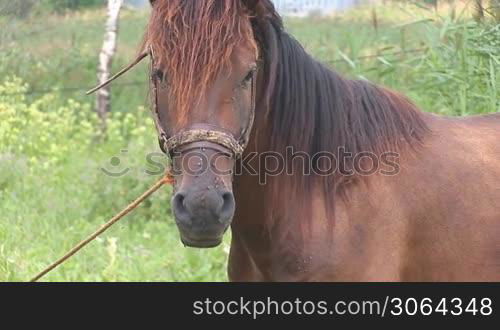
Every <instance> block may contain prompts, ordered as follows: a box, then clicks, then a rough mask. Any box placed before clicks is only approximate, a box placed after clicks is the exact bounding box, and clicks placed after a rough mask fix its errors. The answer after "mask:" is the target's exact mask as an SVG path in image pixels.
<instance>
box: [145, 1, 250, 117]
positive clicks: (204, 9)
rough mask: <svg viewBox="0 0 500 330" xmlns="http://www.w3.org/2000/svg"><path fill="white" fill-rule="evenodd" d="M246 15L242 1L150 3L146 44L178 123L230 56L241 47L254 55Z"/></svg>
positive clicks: (225, 65)
mask: <svg viewBox="0 0 500 330" xmlns="http://www.w3.org/2000/svg"><path fill="white" fill-rule="evenodd" d="M249 18H250V13H249V12H248V10H247V9H246V7H245V6H244V4H243V3H242V2H241V1H234V0H203V1H200V0H169V1H155V2H154V3H153V9H152V13H151V18H150V21H149V25H148V29H147V32H146V36H145V41H144V43H145V45H147V46H149V47H151V49H152V50H153V53H154V55H155V58H154V60H155V65H156V67H157V68H158V69H161V70H162V71H163V72H164V76H165V77H166V79H167V82H168V85H169V93H170V96H171V102H172V106H173V107H175V109H176V112H177V113H178V114H179V117H178V119H179V120H180V121H181V120H182V118H183V117H185V116H184V115H185V114H186V113H187V112H188V111H189V110H190V109H192V108H193V106H195V105H196V103H197V102H198V101H199V99H200V97H201V96H202V95H203V94H204V92H206V90H207V87H208V86H209V84H210V82H212V81H213V80H214V78H215V77H216V76H217V75H218V74H219V73H220V72H221V70H222V69H223V68H228V69H230V63H231V61H230V57H231V55H232V54H233V52H234V51H235V49H236V48H237V47H238V46H239V45H242V44H243V43H245V44H246V45H250V46H251V47H253V49H254V50H255V52H256V53H257V51H258V50H257V45H256V42H255V40H254V38H253V32H252V27H251V24H250V20H249Z"/></svg>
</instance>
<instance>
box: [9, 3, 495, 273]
mask: <svg viewBox="0 0 500 330" xmlns="http://www.w3.org/2000/svg"><path fill="white" fill-rule="evenodd" d="M147 17H148V13H147V12H142V11H130V10H124V11H123V13H122V16H121V21H120V34H119V43H118V53H117V56H116V58H115V61H114V65H113V66H114V68H115V71H116V70H118V69H119V68H120V67H122V66H124V65H125V64H127V63H128V61H130V60H131V59H132V58H133V57H134V55H135V54H136V53H137V47H138V45H139V43H140V41H141V38H142V33H143V31H144V27H145V25H146V23H147ZM104 19H105V17H104V13H103V11H99V10H87V11H81V12H74V13H66V14H59V15H48V14H46V15H37V16H36V17H31V18H29V19H23V20H18V19H12V18H7V17H1V16H0V26H1V27H2V28H1V29H0V281H25V280H28V279H29V278H30V277H32V276H33V275H34V274H35V273H37V272H38V271H40V270H41V269H42V268H44V267H45V266H46V265H47V264H49V263H50V262H52V261H53V260H55V259H56V258H58V257H60V256H61V255H62V254H64V252H66V250H68V249H69V248H70V247H72V246H73V245H74V244H76V243H77V242H79V241H80V240H81V239H83V238H84V237H85V236H87V235H88V234H90V233H91V232H93V231H94V230H95V229H96V228H97V227H98V226H99V225H100V224H101V223H103V222H104V221H106V220H107V219H109V218H110V217H111V216H112V215H114V214H115V213H116V212H118V211H119V210H120V209H121V208H123V207H124V206H125V205H127V204H128V203H129V202H130V201H131V200H133V199H134V198H135V197H137V196H138V195H140V194H141V193H142V192H143V191H144V190H145V189H146V188H147V187H148V186H150V185H151V184H152V183H153V182H154V181H155V180H157V179H158V178H159V176H151V175H148V174H147V173H145V170H147V169H148V166H150V165H148V164H147V162H146V158H147V155H148V154H151V153H159V148H158V146H157V140H156V135H155V134H156V133H155V130H154V126H153V122H152V120H151V119H150V117H149V109H148V107H149V100H148V85H147V80H148V70H147V64H142V65H140V66H138V67H137V68H135V69H134V70H133V71H132V72H130V73H129V74H127V75H126V76H124V77H123V78H121V79H120V80H119V81H118V82H117V83H115V84H114V85H113V87H112V114H111V118H110V120H109V123H108V125H109V128H108V134H107V136H106V137H105V138H104V139H103V138H101V137H99V136H98V121H97V118H96V115H95V113H94V112H93V106H94V103H93V102H94V98H93V97H89V96H85V95H84V91H85V89H87V88H89V87H92V86H93V84H94V83H95V81H96V78H95V76H96V67H97V56H98V51H99V49H100V46H101V43H102V31H103V25H104ZM286 25H287V28H288V30H289V32H290V33H291V34H293V35H294V36H295V37H296V38H297V39H298V40H300V41H301V42H302V43H303V45H304V46H305V47H306V49H307V50H308V51H309V52H310V53H311V54H313V55H314V56H315V57H316V58H317V59H319V60H321V61H322V62H324V63H326V64H327V65H329V66H331V67H332V68H334V69H335V70H337V71H339V72H341V73H343V74H345V75H347V76H349V77H353V78H358V79H368V80H371V81H374V82H376V83H379V84H382V85H385V86H388V87H390V88H393V89H395V90H398V91H401V92H403V93H405V94H407V95H408V96H409V97H410V98H411V99H412V100H413V101H414V102H415V103H416V104H418V105H419V106H420V107H421V108H422V109H423V110H424V111H429V112H435V113H440V114H444V115H454V116H462V115H469V114H476V113H488V112H497V111H499V110H500V100H499V93H500V24H499V21H498V20H496V19H495V18H494V17H486V18H485V20H483V21H481V22H477V21H476V20H474V19H473V13H472V10H471V8H469V7H468V6H464V5H463V4H462V3H461V2H459V5H457V6H443V7H442V8H440V9H439V10H437V11H436V10H434V9H430V8H424V7H421V6H415V5H412V4H399V5H391V6H386V7H378V8H377V9H376V11H374V10H373V9H372V8H369V7H361V8H357V9H353V10H350V11H347V12H343V13H336V14H334V15H332V16H330V17H326V18H325V17H309V18H306V19H287V20H286ZM113 157H115V158H113ZM155 157H157V158H158V161H161V162H162V163H165V162H166V160H165V159H164V158H163V157H161V156H159V155H157V156H155ZM117 159H119V162H118V161H117ZM103 168H105V169H108V170H109V169H113V170H115V171H119V170H122V169H125V168H129V169H130V170H129V171H128V172H127V174H126V175H124V176H121V177H112V176H109V175H105V173H104V172H103V170H102V169H103ZM169 189H170V188H165V189H163V190H162V191H160V192H159V193H157V194H156V195H154V196H153V197H152V198H151V199H150V200H148V201H147V202H146V203H145V204H144V205H142V206H141V207H140V208H139V209H137V210H136V211H135V212H134V213H133V214H131V215H130V216H129V217H127V218H126V219H124V220H122V221H121V222H120V223H118V224H117V225H116V226H114V227H113V228H112V229H110V230H109V231H108V232H107V233H106V234H105V235H103V236H101V237H100V238H99V239H97V240H96V241H95V242H93V243H91V244H90V245H89V246H88V247H86V248H85V249H84V250H82V251H81V252H80V253H79V254H77V255H76V256H75V257H74V258H73V259H71V260H70V261H68V262H67V263H65V264H64V265H63V266H61V267H60V268H58V269H57V270H56V271H54V272H52V273H51V274H49V275H48V276H47V277H46V278H45V280H47V281H225V280H227V275H226V263H227V257H228V252H229V241H230V237H226V240H225V242H224V244H223V245H222V246H220V247H218V248H216V249H210V250H195V249H189V248H184V247H183V246H182V244H181V243H180V241H179V239H178V233H177V228H176V227H175V224H174V222H173V219H172V217H171V212H170V203H169V200H170V191H169Z"/></svg>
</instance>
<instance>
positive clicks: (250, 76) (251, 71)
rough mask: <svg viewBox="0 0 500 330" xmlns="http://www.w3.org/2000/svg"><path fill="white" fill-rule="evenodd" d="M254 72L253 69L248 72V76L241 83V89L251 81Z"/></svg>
mask: <svg viewBox="0 0 500 330" xmlns="http://www.w3.org/2000/svg"><path fill="white" fill-rule="evenodd" d="M254 72H255V69H252V70H250V71H249V72H248V74H247V75H246V76H245V78H244V79H243V80H242V82H241V86H242V87H247V86H248V83H249V82H250V81H251V80H252V78H253V74H254Z"/></svg>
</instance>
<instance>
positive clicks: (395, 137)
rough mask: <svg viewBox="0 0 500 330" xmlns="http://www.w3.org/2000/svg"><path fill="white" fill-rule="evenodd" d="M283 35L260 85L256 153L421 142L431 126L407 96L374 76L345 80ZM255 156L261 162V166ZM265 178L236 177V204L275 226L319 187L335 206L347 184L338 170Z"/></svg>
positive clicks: (362, 149) (304, 207) (358, 149)
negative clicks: (373, 79) (328, 173)
mask: <svg viewBox="0 0 500 330" xmlns="http://www.w3.org/2000/svg"><path fill="white" fill-rule="evenodd" d="M276 33H277V38H276V40H277V45H276V47H274V48H275V51H274V54H271V55H270V56H268V57H267V63H265V66H266V68H265V74H267V79H264V80H266V82H267V85H265V87H264V88H262V89H261V90H260V91H259V94H260V95H258V99H259V100H262V102H261V103H260V104H259V105H258V106H257V112H256V121H255V125H254V130H253V134H252V137H251V140H250V144H249V152H256V153H257V154H258V155H262V154H263V153H266V152H269V151H272V152H277V153H280V154H281V155H286V149H287V148H290V147H291V148H293V150H294V151H297V152H305V153H307V154H309V155H311V156H312V155H315V154H318V153H322V152H330V153H333V154H334V155H337V154H338V151H339V150H340V149H342V150H344V151H345V152H348V153H350V154H352V155H356V154H359V153H366V152H371V153H374V154H376V155H380V154H381V153H383V152H385V151H397V150H400V149H405V148H406V149H408V146H412V145H414V144H418V143H419V142H420V141H421V140H422V138H423V136H424V135H425V133H426V132H427V126H426V124H425V122H424V120H423V117H422V115H421V112H420V111H419V110H418V109H417V108H416V107H415V106H414V105H413V104H412V103H411V102H410V101H409V100H408V99H407V98H405V97H404V96H402V95H399V94H398V93H396V92H393V91H390V90H388V89H385V88H382V87H379V86H376V85H374V84H372V83H370V82H367V81H360V80H349V79H345V78H343V77H341V76H340V75H339V74H337V73H335V72H334V71H332V70H330V69H329V68H327V67H326V66H324V65H323V64H321V63H319V62H318V61H316V60H314V59H313V58H312V57H311V56H310V55H309V54H307V52H306V51H305V50H304V49H303V48H302V46H301V45H300V44H299V43H298V42H297V41H296V40H295V39H293V38H292V37H291V36H289V35H288V34H286V33H284V32H276ZM270 48H271V49H272V48H273V47H270ZM261 83H262V82H261ZM284 157H285V156H284ZM256 158H257V163H255V162H254V164H256V166H257V168H259V165H260V164H258V158H259V157H256ZM285 161H287V160H286V159H285ZM338 165H339V167H340V166H342V168H344V169H347V170H348V169H351V168H352V167H353V164H352V163H345V164H338ZM260 170H262V169H260ZM299 172H300V171H299ZM260 179H261V176H259V175H257V176H255V175H253V176H252V175H249V174H248V173H247V174H243V175H242V176H241V177H238V178H236V180H235V183H236V185H235V190H236V197H237V203H239V204H240V210H243V209H246V210H247V212H249V213H248V215H246V214H243V213H242V212H239V213H238V215H240V216H241V217H242V218H245V219H246V221H253V222H255V221H257V219H260V220H258V221H261V222H263V223H262V224H264V225H270V226H272V225H273V224H274V223H275V221H277V218H286V217H289V216H293V215H294V214H295V215H296V214H297V212H298V211H301V212H302V211H304V213H307V212H310V211H311V208H312V202H313V201H312V198H311V197H310V195H311V194H312V192H313V191H314V192H317V191H319V192H320V194H321V195H322V196H321V198H323V200H325V201H330V202H327V203H326V204H327V207H329V206H328V205H331V208H332V209H333V207H334V204H335V203H334V198H335V196H336V195H337V194H338V193H343V191H342V190H343V189H347V188H345V187H347V185H343V181H344V179H345V178H344V177H342V176H341V175H339V173H335V174H334V175H331V176H326V177H325V176H317V175H308V176H304V175H295V174H293V175H290V176H288V175H280V176H277V177H272V178H269V181H268V182H267V183H266V184H262V182H259V180H260ZM356 179H359V180H363V178H358V177H356V176H355V177H350V178H349V181H350V182H351V181H355V180H356ZM261 181H262V180H261ZM294 200H297V201H299V200H300V201H301V202H300V203H293V201H294ZM246 205H249V207H248V208H246ZM270 210H271V211H272V212H270ZM273 214H274V215H273ZM276 214H278V216H276ZM302 218H303V219H307V218H308V217H307V216H304V217H302ZM309 218H310V217H309Z"/></svg>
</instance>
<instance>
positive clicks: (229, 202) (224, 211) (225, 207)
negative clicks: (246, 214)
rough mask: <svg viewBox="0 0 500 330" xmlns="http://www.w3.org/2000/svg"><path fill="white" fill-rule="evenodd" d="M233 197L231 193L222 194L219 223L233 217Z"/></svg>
mask: <svg viewBox="0 0 500 330" xmlns="http://www.w3.org/2000/svg"><path fill="white" fill-rule="evenodd" d="M234 204H235V203H234V196H233V194H232V193H231V192H229V191H227V192H225V193H223V194H222V208H221V210H220V214H219V216H220V219H219V221H221V222H226V221H228V220H230V219H231V218H232V217H233V215H234Z"/></svg>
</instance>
